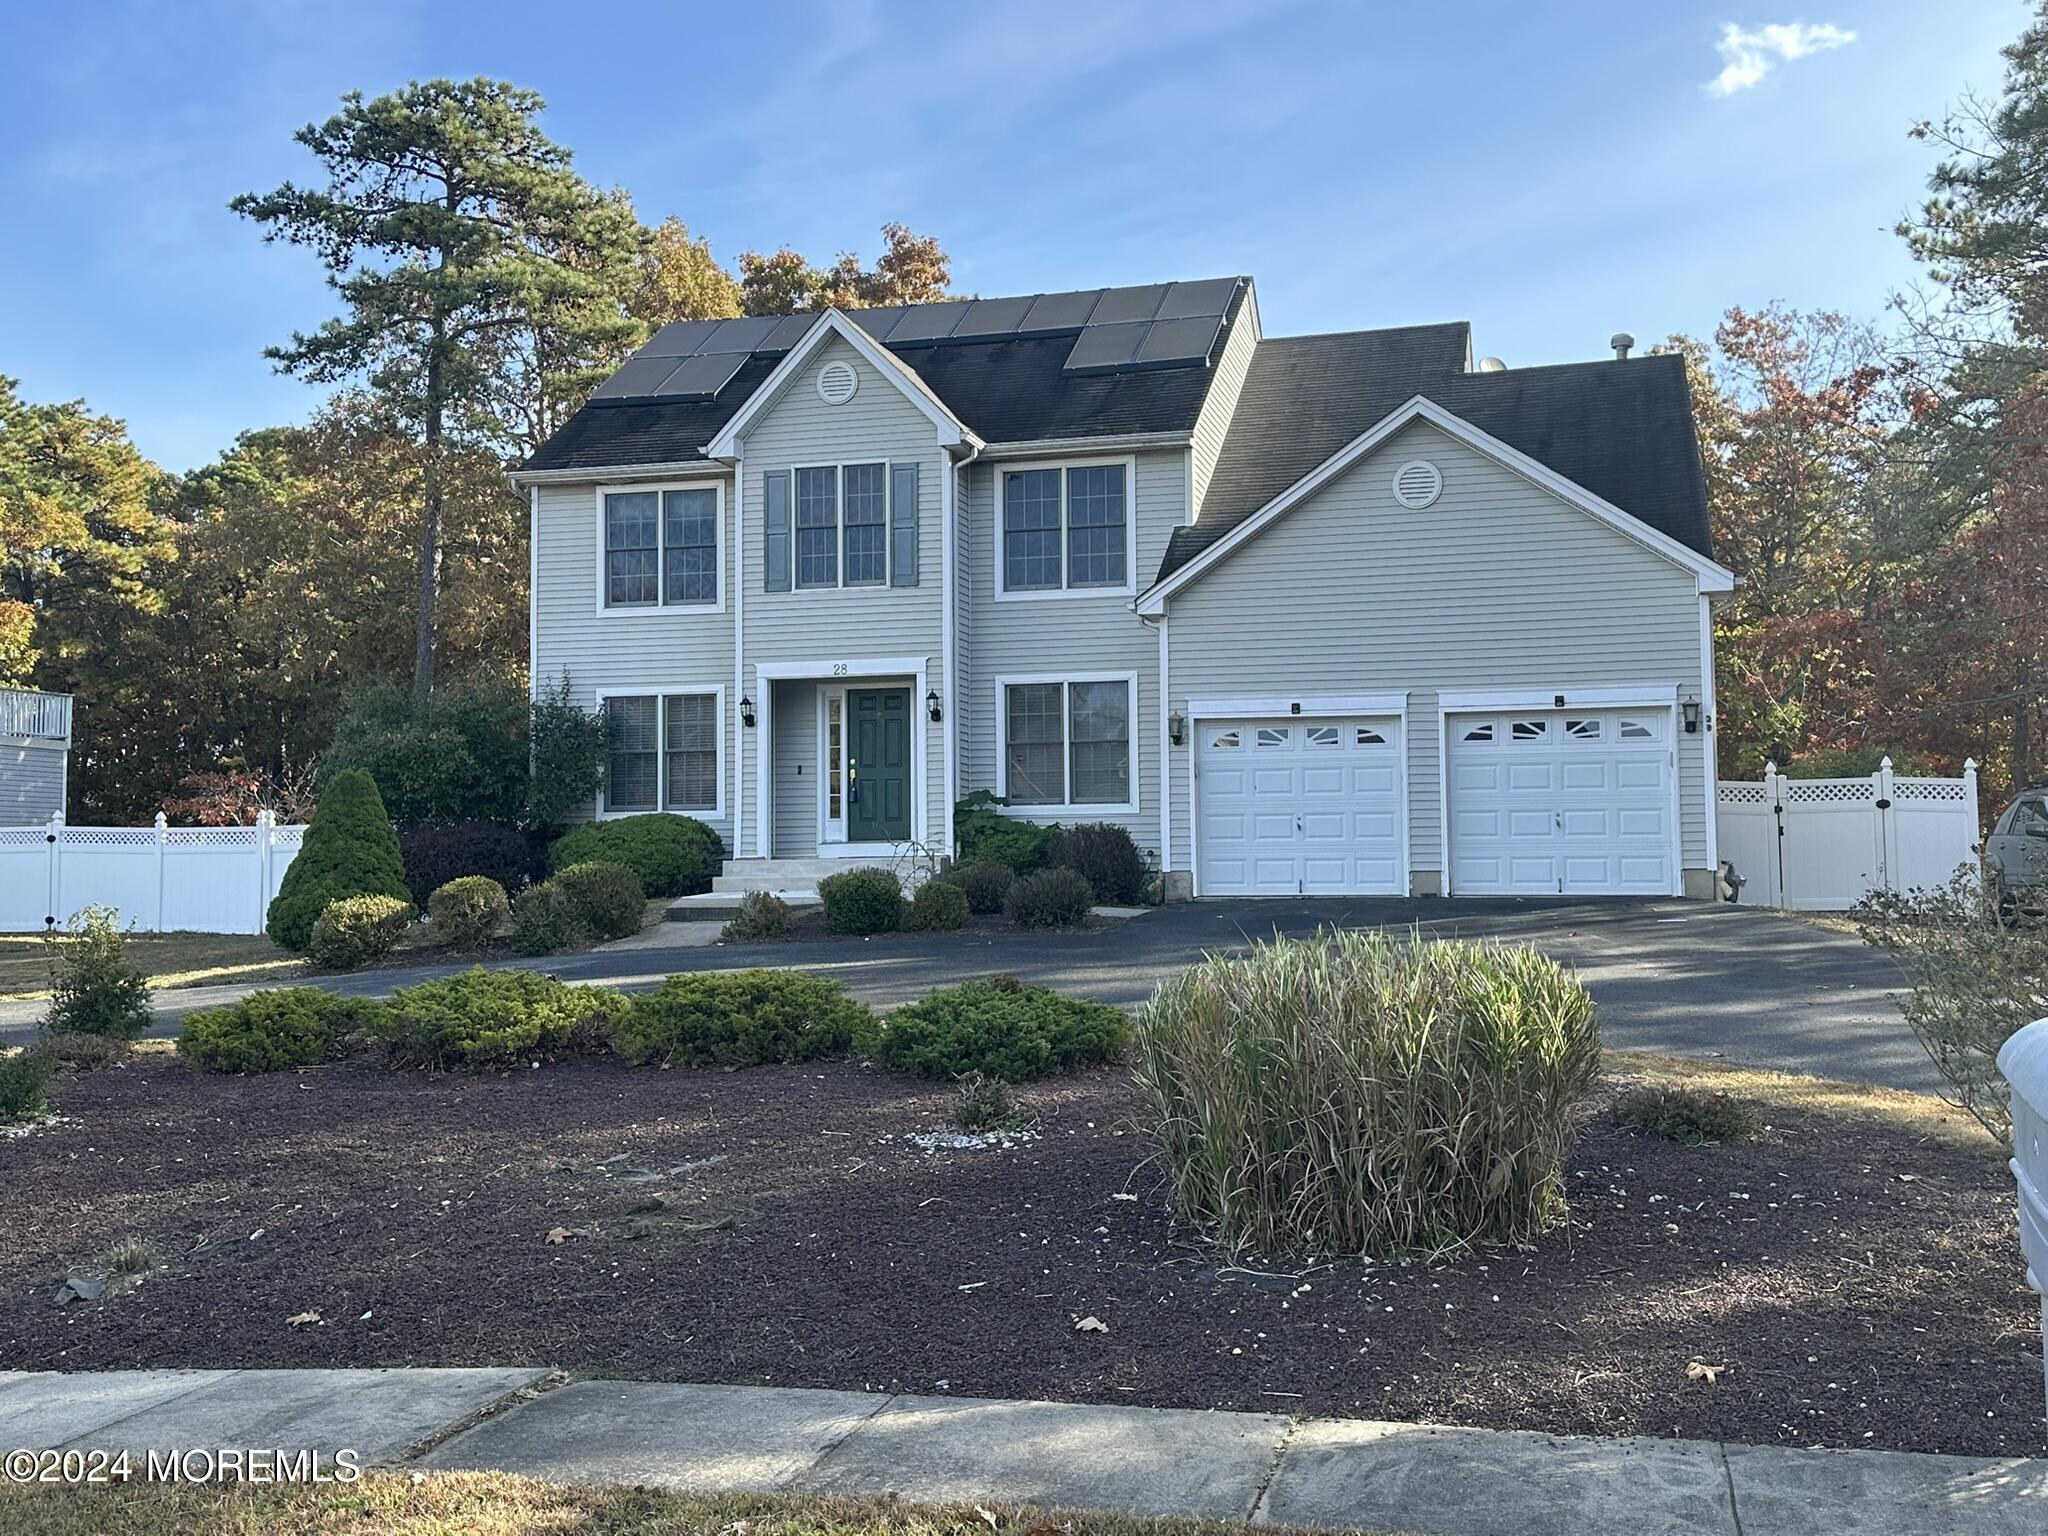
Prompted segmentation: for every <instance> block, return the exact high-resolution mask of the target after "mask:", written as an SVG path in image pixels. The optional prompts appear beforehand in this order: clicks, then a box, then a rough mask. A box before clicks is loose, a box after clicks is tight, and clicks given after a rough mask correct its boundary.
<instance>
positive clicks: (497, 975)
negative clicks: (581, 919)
mask: <svg viewBox="0 0 2048 1536" xmlns="http://www.w3.org/2000/svg"><path fill="white" fill-rule="evenodd" d="M624 1006H625V1005H624V1000H623V999H622V998H620V997H619V995H618V994H617V993H615V992H607V991H605V990H604V989H603V988H601V987H572V986H569V985H568V984H567V983H565V982H560V981H557V980H555V979H554V977H552V976H543V975H541V974H540V973H539V972H538V971H518V970H512V971H487V970H485V969H484V968H483V967H482V966H478V967H477V968H476V969H475V970H471V971H465V972H463V973H462V974H461V975H459V976H450V977H447V978H446V979H445V980H442V981H424V982H421V983H420V984H419V985H418V986H416V987H402V988H400V989H399V990H398V991H396V992H394V993H393V994H392V995H391V1001H390V1002H388V1003H386V1004H385V1005H384V1006H383V1007H382V1008H380V1009H379V1010H378V1011H377V1012H376V1014H375V1015H373V1016H372V1017H371V1018H370V1020H369V1021H368V1024H367V1026H366V1028H367V1032H368V1034H369V1035H370V1036H371V1037H372V1038H373V1039H377V1040H381V1041H383V1042H384V1045H385V1048H386V1049H387V1050H388V1051H389V1052H390V1053H391V1056H392V1059H393V1060H395V1061H400V1062H405V1063H408V1064H411V1065H416V1066H423V1067H436V1068H442V1069H446V1068H451V1067H471V1068H493V1067H517V1066H524V1065H526V1064H527V1063H529V1062H532V1061H536V1060H540V1059H542V1058H546V1057H552V1056H562V1055H568V1054H572V1053H576V1052H581V1051H592V1050H598V1049H601V1048H602V1047H603V1046H604V1044H605V1042H606V1040H607V1039H608V1038H609V1037H610V1033H611V1027H612V1024H613V1023H614V1021H615V1020H617V1018H618V1017H619V1015H620V1014H621V1012H623V1010H624Z"/></svg>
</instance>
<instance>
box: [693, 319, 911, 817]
mask: <svg viewBox="0 0 2048 1536" xmlns="http://www.w3.org/2000/svg"><path fill="white" fill-rule="evenodd" d="M835 361H843V362H845V363H847V364H849V365H850V366H851V367H852V368H853V369H854V371H855V373H856V374H857V375H858V377H859V379H860V385H859V388H858V389H857V390H856V392H855V394H854V396H853V398H852V399H851V400H849V401H848V402H846V403H845V404H844V405H827V404H826V403H825V402H824V401H822V400H820V399H819V398H818V391H817V387H816V385H817V376H818V370H819V369H821V368H823V367H825V366H826V365H827V364H828V363H832V362H835ZM745 450H746V456H745V464H744V472H745V485H744V487H743V488H742V492H741V497H740V501H741V509H740V549H741V570H742V580H743V581H744V582H745V584H746V633H745V636H744V640H743V649H744V655H743V657H742V660H743V662H744V665H745V676H746V689H747V691H748V693H749V694H750V695H751V696H752V697H753V698H755V699H760V698H762V697H763V694H762V691H761V690H762V688H763V686H764V685H763V684H762V681H761V678H760V676H759V674H758V673H757V672H756V670H755V669H756V668H757V667H759V666H761V665H762V664H763V663H772V662H817V663H820V664H821V666H823V667H825V668H827V669H829V668H830V666H831V665H832V664H833V663H835V662H850V663H851V662H859V661H862V660H864V659H880V658H885V657H921V658H923V660H924V666H925V677H926V683H925V686H926V687H927V688H935V689H937V690H938V691H939V693H940V694H941V696H942V697H943V696H944V695H945V694H946V693H947V692H948V683H947V680H946V678H945V676H944V656H943V636H942V633H941V631H942V622H941V615H942V612H943V605H944V601H945V599H944V579H943V570H942V565H943V544H944V519H943V517H942V516H941V509H942V500H941V492H942V490H943V486H942V484H941V476H943V475H945V474H947V473H949V472H950V461H949V460H948V459H947V457H946V454H945V452H944V451H943V450H942V449H941V448H940V447H939V445H938V435H937V431H936V429H935V428H934V426H933V424H932V422H931V420H930V418H928V417H927V416H926V415H925V414H924V413H923V412H922V411H920V410H919V409H918V408H917V407H916V406H915V405H913V404H912V403H911V402H910V401H909V400H908V399H907V398H906V397H905V396H904V394H903V392H902V391H901V390H900V389H899V388H898V387H897V385H896V384H894V383H893V382H891V381H890V380H889V379H886V378H884V377H883V376H882V375H881V374H880V373H879V372H877V371H876V370H875V369H874V368H872V367H871V366H870V365H869V364H868V363H867V362H866V361H865V360H864V359H863V358H862V357H861V355H860V354H859V353H858V352H856V351H855V350H854V349H853V348H852V347H851V346H849V345H848V344H847V343H846V342H845V341H843V340H841V339H839V338H837V337H835V338H833V340H832V341H830V342H828V343H827V344H826V345H824V346H823V347H821V348H819V350H818V351H817V352H816V353H815V354H813V355H812V356H811V357H810V358H808V359H807V360H806V361H805V364H804V366H803V367H802V368H801V369H799V370H798V371H797V372H796V374H795V375H794V376H793V377H792V378H791V380H790V383H789V387H788V388H787V389H786V390H784V392H783V394H782V396H781V398H780V399H779V400H776V401H775V402H773V403H772V404H771V405H769V406H768V407H767V409H765V410H764V411H763V412H762V413H761V415H760V416H759V417H757V418H756V419H755V421H754V423H753V425H752V428H751V429H750V430H749V431H748V433H747V434H746V442H745ZM912 461H915V462H916V463H917V464H918V465H919V466H920V467H919V471H918V514H919V515H918V582H919V584H918V585H917V586H915V587H889V586H883V587H841V588H804V589H799V590H795V591H790V592H768V591H764V590H763V569H762V548H761V517H762V499H761V498H762V490H761V483H762V482H761V477H762V476H763V475H764V474H766V473H768V472H769V471H771V470H785V469H790V468H792V467H794V466H797V465H811V464H866V463H876V462H887V463H892V464H907V463H910V462H912ZM841 510H842V514H843V511H844V509H843V508H842V509H841ZM729 626H730V619H728V627H729ZM729 670H730V668H729V667H728V671H729ZM826 675H828V676H829V675H830V674H829V670H828V671H827V673H826ZM862 681H865V680H864V679H863V680H862ZM913 707H914V713H913V719H914V722H915V723H914V726H913V729H914V730H916V731H918V732H919V733H921V734H920V739H919V750H921V751H922V752H923V753H924V766H925V814H926V818H927V835H928V837H929V838H930V839H931V840H933V841H937V840H938V839H939V837H940V835H941V832H942V827H941V823H942V821H943V819H944V816H945V808H944V807H945V794H944V790H945V764H946V754H945V736H944V727H943V726H941V725H934V724H932V723H931V722H930V720H929V719H928V718H927V716H926V713H925V709H924V702H923V700H922V699H921V698H919V699H916V700H914V701H913ZM767 724H768V726H769V730H768V734H769V735H771V736H772V737H773V738H775V740H776V742H777V743H778V745H777V746H776V747H775V748H773V749H772V750H775V751H777V752H778V754H779V751H780V744H781V743H782V741H783V738H784V737H785V735H786V734H788V733H787V732H785V730H784V728H783V727H784V726H785V725H789V728H790V730H791V731H800V732H802V733H803V735H804V736H805V737H806V738H807V739H810V740H811V741H812V742H813V743H814V744H815V738H816V734H817V725H816V716H815V711H814V710H813V712H811V713H810V714H807V715H806V716H805V718H804V719H803V720H802V721H801V722H800V723H798V724H793V725H792V724H790V723H789V722H787V721H777V720H774V719H773V718H772V717H771V719H770V721H769V722H767ZM762 734H763V732H762V731H761V730H758V729H757V730H753V731H746V732H743V733H742V736H743V737H744V738H746V739H744V740H743V741H742V742H741V752H742V755H743V757H744V761H743V762H742V763H741V764H740V773H741V775H742V781H743V783H744V785H745V810H744V813H743V815H744V822H743V825H742V827H741V829H740V835H741V840H742V847H741V850H740V851H741V854H742V856H743V857H752V856H753V855H754V853H755V841H754V838H755V828H756V826H757V824H758V814H759V811H760V807H759V806H758V805H757V804H756V803H755V802H756V799H757V796H756V793H755V785H756V783H757V782H758V781H757V778H756V757H755V754H756V753H757V752H758V751H760V750H761V743H760V742H759V741H758V740H757V739H756V738H758V737H760V736H761V735H762ZM815 771H816V770H815V769H814V768H809V767H807V768H806V771H805V774H804V786H805V791H804V799H805V804H806V806H807V808H808V809H807V812H806V814H808V815H809V817H810V825H811V827H812V828H813V829H814V830H813V832H812V838H813V840H815V836H816V833H815V828H816V825H817V796H816V784H815V783H814V782H813V781H812V779H811V774H812V773H814V772H815ZM776 788H778V789H779V788H780V777H779V774H778V776H777V781H776ZM777 799H778V807H777V812H776V815H775V816H774V819H773V820H772V822H771V829H772V830H773V831H774V832H775V834H776V838H775V842H776V846H775V847H774V848H773V849H772V852H774V853H775V854H777V855H779V856H784V857H788V856H793V854H792V851H791V849H790V848H789V847H788V846H785V836H791V837H793V827H792V824H791V823H789V822H786V821H784V820H783V819H782V813H783V812H786V811H788V796H787V795H778V797H777ZM791 814H794V813H791Z"/></svg>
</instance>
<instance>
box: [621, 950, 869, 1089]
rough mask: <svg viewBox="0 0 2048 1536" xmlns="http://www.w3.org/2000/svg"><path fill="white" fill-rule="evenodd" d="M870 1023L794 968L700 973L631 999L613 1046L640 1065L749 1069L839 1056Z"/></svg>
mask: <svg viewBox="0 0 2048 1536" xmlns="http://www.w3.org/2000/svg"><path fill="white" fill-rule="evenodd" d="M873 1022H874V1015H873V1014H871V1013H869V1012H868V1010H867V1008H866V1006H865V1005H863V1004H861V1003H857V1002H855V1001H854V1000H853V999H852V998H850V997H848V996H847V995H846V989H845V988H844V987H842V986H841V985H840V984H839V983H838V982H836V981H825V980H823V979H821V978H820V977H816V976H809V975H805V974H804V973H803V972H801V971H775V970H767V969H755V970H748V971H705V972H701V973H699V974H696V975H689V976H671V977H669V978H668V980H666V981H664V982H663V983H662V984H661V985H660V986H659V987H658V988H656V989H655V990H654V991H652V992H643V993H641V994H640V995H638V996H636V997H634V998H632V999H630V1000H629V1002H628V1004H627V1007H626V1012H625V1016H624V1017H623V1018H621V1019H620V1020H619V1021H618V1023H617V1024H616V1025H615V1026H614V1027H613V1029H612V1044H613V1046H614V1048H615V1049H617V1051H618V1053H619V1054H620V1055H621V1056H623V1057H625V1058H626V1060H628V1061H630V1062H633V1063H635V1064H639V1065H644V1064H646V1063H649V1062H658V1063H661V1064H663V1065H666V1066H672V1067H751V1066H757V1065H759V1064H761V1063H763V1062H771V1061H816V1060H818V1059H819V1058H821V1057H826V1056H843V1055H845V1054H846V1052H847V1050H848V1049H849V1048H850V1047H851V1046H852V1044H853V1041H854V1039H855V1037H856V1036H857V1035H859V1034H860V1033H861V1032H863V1031H865V1030H866V1029H868V1028H869V1027H870V1026H871V1025H872V1024H873Z"/></svg>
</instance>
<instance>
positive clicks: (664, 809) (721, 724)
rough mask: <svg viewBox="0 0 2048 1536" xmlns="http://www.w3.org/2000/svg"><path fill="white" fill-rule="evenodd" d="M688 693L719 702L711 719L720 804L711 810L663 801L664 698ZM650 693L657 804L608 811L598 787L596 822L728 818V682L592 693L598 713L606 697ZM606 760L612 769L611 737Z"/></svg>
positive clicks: (665, 755)
mask: <svg viewBox="0 0 2048 1536" xmlns="http://www.w3.org/2000/svg"><path fill="white" fill-rule="evenodd" d="M686 693H695V694H704V693H708V694H710V695H712V697H713V698H714V700H715V701H716V702H715V703H714V704H713V705H712V719H713V720H714V721H715V722H716V729H715V730H714V731H713V733H712V735H713V739H714V740H715V741H716V742H717V744H718V759H717V763H716V768H715V777H716V783H717V785H718V803H717V804H716V805H713V806H711V807H710V808H709V809H705V808H703V807H697V808H687V807H686V808H684V809H682V810H671V809H669V807H668V806H667V805H665V804H663V803H662V802H664V801H666V800H667V799H668V712H667V710H666V709H665V708H664V707H663V705H662V703H661V701H662V700H663V699H666V698H673V697H675V696H676V695H678V694H686ZM650 695H651V696H652V697H653V699H654V701H655V704H654V715H655V725H656V735H655V740H656V742H657V745H656V747H655V749H654V758H655V763H654V772H655V786H656V787H655V802H656V803H655V805H654V806H653V807H652V808H650V809H648V810H643V811H608V810H606V809H605V792H604V788H603V786H599V788H598V791H597V803H596V806H595V808H594V811H595V814H594V816H593V818H592V819H593V820H596V821H617V820H618V819H619V818H620V817H623V816H694V817H697V818H699V819H700V820H707V819H708V820H711V821H723V820H725V719H726V716H725V684H723V683H640V684H636V685H634V686H631V687H628V686H626V685H625V684H614V685H612V686H610V687H606V688H599V689H597V690H596V691H595V692H594V693H593V694H592V698H594V699H595V700H596V702H597V706H598V712H599V713H600V714H602V713H603V711H604V702H605V700H606V699H644V698H647V697H649V696H650ZM605 763H606V769H607V771H609V769H610V763H611V742H610V740H609V738H607V740H606V742H605Z"/></svg>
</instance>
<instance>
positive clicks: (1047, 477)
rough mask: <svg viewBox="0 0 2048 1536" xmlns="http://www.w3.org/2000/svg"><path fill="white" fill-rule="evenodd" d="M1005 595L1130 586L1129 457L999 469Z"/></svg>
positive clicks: (999, 584)
mask: <svg viewBox="0 0 2048 1536" xmlns="http://www.w3.org/2000/svg"><path fill="white" fill-rule="evenodd" d="M997 480H998V490H997V497H996V518H997V527H998V533H999V535H1000V537H999V539H998V541H997V543H998V549H997V573H996V591H997V595H998V596H1001V597H1015V596H1023V595H1039V594H1050V593H1058V592H1091V591H1093V592H1128V591H1130V590H1131V574H1132V573H1131V565H1132V561H1133V558H1134V556H1133V553H1132V548H1131V531H1132V523H1131V461H1130V460H1129V459H1119V460H1116V461H1113V462H1111V463H1106V464H1064V465H1038V464H1033V465H1024V466H1020V467H1018V468H1015V469H1010V468H1003V469H999V470H998V471H997Z"/></svg>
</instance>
